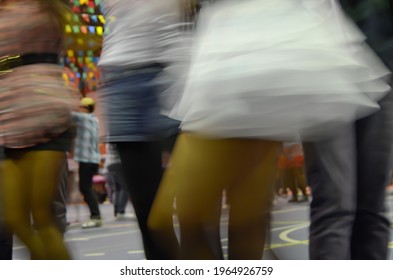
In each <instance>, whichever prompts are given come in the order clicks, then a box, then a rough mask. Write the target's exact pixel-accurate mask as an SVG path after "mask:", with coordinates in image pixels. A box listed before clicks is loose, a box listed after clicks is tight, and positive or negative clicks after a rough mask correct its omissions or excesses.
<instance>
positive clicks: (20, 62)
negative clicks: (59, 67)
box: [0, 53, 60, 71]
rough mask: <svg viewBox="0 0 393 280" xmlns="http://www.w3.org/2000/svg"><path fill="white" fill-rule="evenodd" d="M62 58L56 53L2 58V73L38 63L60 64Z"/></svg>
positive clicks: (0, 59)
mask: <svg viewBox="0 0 393 280" xmlns="http://www.w3.org/2000/svg"><path fill="white" fill-rule="evenodd" d="M59 61H60V56H59V55H58V54H56V53H29V54H24V55H16V56H7V57H4V58H0V71H7V70H12V69H13V68H16V67H20V66H26V65H31V64H38V63H48V64H59Z"/></svg>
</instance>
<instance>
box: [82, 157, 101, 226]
mask: <svg viewBox="0 0 393 280" xmlns="http://www.w3.org/2000/svg"><path fill="white" fill-rule="evenodd" d="M97 170H98V164H94V163H85V162H80V163H79V190H80V192H81V193H82V195H83V198H84V200H85V202H86V204H87V206H88V207H89V210H90V218H91V219H101V213H100V208H99V205H98V200H97V197H96V195H95V193H94V190H93V176H94V175H95V173H96V172H97Z"/></svg>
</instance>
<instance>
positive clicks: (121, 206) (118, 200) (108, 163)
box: [105, 144, 134, 220]
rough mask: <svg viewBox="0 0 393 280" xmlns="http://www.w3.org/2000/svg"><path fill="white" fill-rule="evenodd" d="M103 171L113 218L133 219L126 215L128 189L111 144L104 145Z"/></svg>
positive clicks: (131, 216)
mask: <svg viewBox="0 0 393 280" xmlns="http://www.w3.org/2000/svg"><path fill="white" fill-rule="evenodd" d="M105 170H106V175H105V178H106V183H107V185H109V188H110V192H111V198H112V203H113V208H114V215H115V217H116V218H117V219H118V220H122V219H127V218H133V217H134V215H131V214H126V207H127V204H128V201H129V195H128V188H127V184H126V182H125V177H124V172H123V168H122V166H121V161H120V157H119V154H118V152H117V149H116V147H115V146H114V145H111V144H107V145H106V157H105Z"/></svg>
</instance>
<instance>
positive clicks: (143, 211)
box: [117, 142, 162, 223]
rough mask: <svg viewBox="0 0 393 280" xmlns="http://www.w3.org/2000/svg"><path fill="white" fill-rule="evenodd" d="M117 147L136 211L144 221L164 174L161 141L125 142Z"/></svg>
mask: <svg viewBox="0 0 393 280" xmlns="http://www.w3.org/2000/svg"><path fill="white" fill-rule="evenodd" d="M117 148H118V151H119V155H120V158H121V162H122V167H123V171H124V174H125V181H126V183H127V187H128V191H129V194H130V196H131V200H132V202H133V205H134V208H135V212H136V214H137V216H138V217H139V218H140V219H142V220H143V223H144V222H145V220H147V217H148V214H149V212H150V208H151V206H152V204H153V201H154V197H155V195H156V192H157V189H158V186H159V183H160V180H161V176H162V164H161V143H160V142H125V143H117ZM139 218H138V219H139Z"/></svg>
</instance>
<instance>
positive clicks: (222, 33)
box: [170, 0, 390, 140]
mask: <svg viewBox="0 0 393 280" xmlns="http://www.w3.org/2000/svg"><path fill="white" fill-rule="evenodd" d="M198 28H199V29H198V36H197V40H196V43H195V45H194V46H193V49H192V51H193V52H192V53H193V57H192V62H191V66H190V70H189V73H188V76H187V77H188V79H187V81H186V86H185V90H184V93H183V96H182V98H181V101H180V102H179V103H178V104H177V106H176V107H175V109H174V110H173V111H172V113H171V114H170V116H171V117H173V118H175V119H179V120H182V129H183V130H184V131H194V132H198V133H202V134H206V135H211V136H214V137H261V138H272V139H277V140H291V139H295V140H298V137H302V140H307V139H312V138H315V137H320V136H321V135H324V134H325V133H327V132H328V128H330V127H334V126H335V125H336V124H337V123H338V122H348V121H353V120H355V119H357V118H361V117H363V116H365V115H367V114H370V113H373V112H375V111H377V110H378V109H379V106H378V104H377V103H376V102H375V101H376V100H379V99H380V98H382V97H383V96H384V94H385V93H386V92H387V91H388V90H389V89H390V88H389V86H388V85H387V84H386V83H385V82H384V81H383V80H381V79H380V78H382V77H384V76H386V75H388V74H389V72H388V70H387V69H386V68H385V67H384V65H383V64H382V62H380V60H379V59H378V58H377V57H376V56H375V55H374V54H373V53H372V52H371V51H370V50H369V49H368V48H367V47H366V46H364V36H363V35H362V33H361V32H360V31H359V30H358V29H357V28H356V27H355V26H354V24H352V23H351V22H350V21H349V20H348V19H347V18H346V17H344V15H343V13H342V12H341V10H340V7H339V6H338V4H337V3H336V2H334V1H330V0H326V1H325V0H320V1H318V0H312V1H311V0H303V1H302V0H296V1H294V0H242V1H231V0H229V1H221V2H219V3H217V4H215V5H212V6H211V7H210V8H207V9H206V10H205V11H204V12H203V13H202V14H201V18H200V25H199V27H198Z"/></svg>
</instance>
